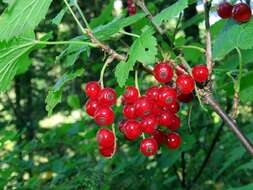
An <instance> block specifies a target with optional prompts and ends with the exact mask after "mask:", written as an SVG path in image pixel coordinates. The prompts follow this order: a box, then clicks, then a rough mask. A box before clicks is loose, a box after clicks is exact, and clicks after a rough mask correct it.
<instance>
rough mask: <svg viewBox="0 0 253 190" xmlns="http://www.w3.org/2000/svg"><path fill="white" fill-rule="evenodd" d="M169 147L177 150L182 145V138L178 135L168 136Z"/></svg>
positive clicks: (170, 134) (171, 134)
mask: <svg viewBox="0 0 253 190" xmlns="http://www.w3.org/2000/svg"><path fill="white" fill-rule="evenodd" d="M166 144H167V147H168V148H170V149H177V148H178V147H179V146H180V144H181V137H180V135H179V134H178V133H169V134H168V135H167V142H166Z"/></svg>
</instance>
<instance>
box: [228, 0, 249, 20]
mask: <svg viewBox="0 0 253 190" xmlns="http://www.w3.org/2000/svg"><path fill="white" fill-rule="evenodd" d="M251 15H252V13H251V8H250V7H249V6H248V4H246V3H238V4H236V5H235V6H234V7H233V10H232V17H233V19H234V20H236V21H237V22H239V23H243V22H248V21H249V20H250V18H251Z"/></svg>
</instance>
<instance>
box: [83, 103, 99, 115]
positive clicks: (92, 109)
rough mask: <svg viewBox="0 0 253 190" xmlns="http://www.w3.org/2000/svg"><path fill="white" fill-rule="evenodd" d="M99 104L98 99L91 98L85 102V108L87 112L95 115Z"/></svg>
mask: <svg viewBox="0 0 253 190" xmlns="http://www.w3.org/2000/svg"><path fill="white" fill-rule="evenodd" d="M98 106H99V103H98V101H97V100H92V99H89V100H88V101H87V102H86V104H85V109H86V113H87V114H88V115H89V116H91V117H94V115H95V112H96V111H97V109H98Z"/></svg>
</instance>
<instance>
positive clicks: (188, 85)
mask: <svg viewBox="0 0 253 190" xmlns="http://www.w3.org/2000/svg"><path fill="white" fill-rule="evenodd" d="M176 85H177V88H178V90H179V91H180V92H181V93H182V94H190V93H191V92H192V91H193V90H194V88H195V82H194V80H193V78H192V77H191V76H190V75H185V74H183V75H180V76H178V77H177V80H176Z"/></svg>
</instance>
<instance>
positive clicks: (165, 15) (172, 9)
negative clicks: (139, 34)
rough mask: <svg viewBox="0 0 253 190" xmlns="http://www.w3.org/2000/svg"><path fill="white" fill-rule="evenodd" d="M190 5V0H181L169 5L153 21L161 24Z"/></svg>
mask: <svg viewBox="0 0 253 190" xmlns="http://www.w3.org/2000/svg"><path fill="white" fill-rule="evenodd" d="M187 6H188V0H179V1H177V2H176V3H174V4H173V5H171V6H169V7H167V8H166V9H164V10H163V11H162V12H160V13H159V14H157V15H156V16H155V17H154V19H153V21H154V22H155V23H156V24H157V25H160V24H162V22H164V21H167V20H169V19H171V18H172V17H175V16H177V15H178V14H179V13H180V12H181V11H183V10H184V9H185V8H186V7H187Z"/></svg>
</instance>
